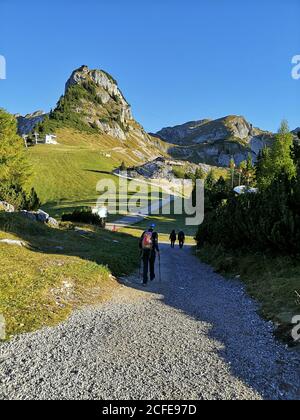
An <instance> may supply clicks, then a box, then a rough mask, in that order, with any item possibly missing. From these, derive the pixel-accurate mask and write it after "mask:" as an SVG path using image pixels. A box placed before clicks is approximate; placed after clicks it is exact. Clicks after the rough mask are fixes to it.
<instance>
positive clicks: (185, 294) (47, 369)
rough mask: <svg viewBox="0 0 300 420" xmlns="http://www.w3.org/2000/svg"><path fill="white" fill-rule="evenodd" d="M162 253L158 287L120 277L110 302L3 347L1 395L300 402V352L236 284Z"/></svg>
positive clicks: (181, 254) (188, 257)
mask: <svg viewBox="0 0 300 420" xmlns="http://www.w3.org/2000/svg"><path fill="white" fill-rule="evenodd" d="M161 248H162V282H161V283H160V282H159V279H157V280H155V282H153V283H151V284H149V286H148V287H147V288H146V289H144V288H143V287H142V286H141V284H140V280H139V278H138V277H137V276H133V277H131V278H126V279H123V280H122V284H121V285H120V286H119V287H117V288H116V293H115V295H114V298H113V299H112V300H111V301H109V302H106V303H104V304H101V305H99V306H97V307H87V308H85V309H82V310H80V311H76V312H75V313H74V314H73V315H72V316H71V317H70V319H69V320H67V321H66V322H64V323H63V324H61V325H59V326H57V327H54V328H45V329H43V330H40V331H37V332H35V333H31V334H25V335H21V336H19V337H16V338H14V339H13V340H12V341H11V342H9V343H5V344H1V345H0V386H1V388H0V398H1V399H8V398H10V399H12V398H13V399H200V400H201V399H253V400H255V399H300V395H299V390H300V375H299V354H297V353H294V352H291V351H287V350H286V348H285V347H284V346H283V345H282V344H280V343H278V342H276V341H275V339H274V338H273V335H272V328H273V327H272V325H271V324H270V323H268V322H266V321H264V320H262V319H261V318H260V317H259V316H258V314H257V312H256V310H257V307H256V304H255V303H254V302H253V301H252V300H251V299H250V298H249V297H248V296H247V295H246V293H245V292H244V288H243V286H242V285H241V283H239V282H235V281H229V280H225V279H224V278H222V277H221V276H220V275H218V274H216V273H214V272H213V270H212V268H210V267H208V266H207V265H205V264H201V262H200V261H199V260H198V259H197V257H196V256H194V255H193V253H192V250H191V248H189V247H186V248H185V249H184V250H179V249H178V247H177V248H176V249H175V250H171V249H170V247H169V246H167V245H163V246H162V247H161ZM157 273H158V270H157Z"/></svg>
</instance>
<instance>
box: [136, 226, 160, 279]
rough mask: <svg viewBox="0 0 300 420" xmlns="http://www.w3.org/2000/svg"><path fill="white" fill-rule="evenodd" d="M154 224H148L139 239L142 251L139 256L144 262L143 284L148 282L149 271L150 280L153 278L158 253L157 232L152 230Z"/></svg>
mask: <svg viewBox="0 0 300 420" xmlns="http://www.w3.org/2000/svg"><path fill="white" fill-rule="evenodd" d="M154 229H155V225H150V227H149V229H148V230H146V231H145V232H144V233H143V234H142V236H141V239H140V243H139V247H140V250H141V251H142V254H141V257H142V260H143V264H144V269H143V284H144V285H146V284H147V283H148V274H149V272H150V280H151V281H153V280H154V279H155V260H156V253H158V254H159V246H158V233H157V232H155V231H154Z"/></svg>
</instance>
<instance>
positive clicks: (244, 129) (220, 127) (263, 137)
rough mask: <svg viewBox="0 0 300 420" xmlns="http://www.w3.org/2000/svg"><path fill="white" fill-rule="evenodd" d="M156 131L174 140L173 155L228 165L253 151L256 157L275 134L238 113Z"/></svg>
mask: <svg viewBox="0 0 300 420" xmlns="http://www.w3.org/2000/svg"><path fill="white" fill-rule="evenodd" d="M156 135H157V136H158V137H160V138H161V139H163V140H164V141H166V142H168V143H171V144H172V146H170V148H169V153H170V154H171V155H172V156H174V157H176V158H178V159H186V160H189V161H192V162H195V163H200V162H202V163H207V164H210V165H216V166H228V165H229V162H230V160H231V159H232V158H234V159H235V161H236V163H237V164H239V163H240V162H242V161H243V160H245V159H247V157H248V155H249V153H250V154H251V155H252V157H253V160H254V161H255V160H256V159H257V156H258V154H259V151H260V150H261V149H262V148H263V147H265V146H269V145H270V144H271V143H272V141H273V138H274V135H273V134H272V133H270V132H267V131H262V130H260V129H258V128H255V127H253V125H252V124H250V123H249V122H248V121H246V119H245V118H244V117H240V116H234V115H231V116H228V117H224V118H220V119H218V120H213V121H212V120H201V121H195V122H189V123H186V124H183V125H182V126H176V127H173V128H172V127H169V128H165V129H163V130H161V131H159V132H158V133H157V134H156Z"/></svg>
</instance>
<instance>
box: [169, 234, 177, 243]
mask: <svg viewBox="0 0 300 420" xmlns="http://www.w3.org/2000/svg"><path fill="white" fill-rule="evenodd" d="M176 239H177V235H176V232H172V233H171V235H170V241H172V242H173V241H174V242H175V241H176Z"/></svg>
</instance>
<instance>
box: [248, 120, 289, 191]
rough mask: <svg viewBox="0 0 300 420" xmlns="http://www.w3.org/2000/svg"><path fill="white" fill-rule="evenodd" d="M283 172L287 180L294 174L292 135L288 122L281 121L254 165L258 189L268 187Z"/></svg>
mask: <svg viewBox="0 0 300 420" xmlns="http://www.w3.org/2000/svg"><path fill="white" fill-rule="evenodd" d="M282 173H284V174H285V175H286V176H287V178H288V179H289V180H291V179H293V178H294V177H295V176H296V165H295V162H294V160H293V135H292V134H291V133H290V130H289V126H288V123H287V122H286V121H283V122H282V123H281V127H280V129H279V131H278V134H277V135H276V137H275V141H274V143H273V145H272V147H271V148H270V149H267V148H266V149H264V150H263V151H262V153H261V155H260V157H259V160H258V163H257V165H256V176H257V184H258V187H259V188H260V189H266V188H268V187H269V186H270V185H271V184H272V182H273V181H274V180H275V179H276V178H278V177H279V176H281V175H282Z"/></svg>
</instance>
